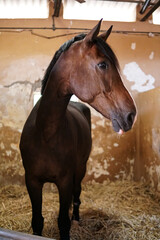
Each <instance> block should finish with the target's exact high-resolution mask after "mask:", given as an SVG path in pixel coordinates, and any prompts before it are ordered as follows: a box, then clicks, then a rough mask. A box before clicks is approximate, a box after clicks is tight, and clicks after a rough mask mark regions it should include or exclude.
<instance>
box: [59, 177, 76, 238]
mask: <svg viewBox="0 0 160 240" xmlns="http://www.w3.org/2000/svg"><path fill="white" fill-rule="evenodd" d="M64 182H65V183H64ZM63 183H64V184H63ZM72 186H73V182H72V181H70V182H68V181H63V182H61V183H60V185H59V186H58V190H59V199H60V209H59V217H58V227H59V232H60V239H61V240H69V239H70V234H69V232H70V227H71V220H70V218H69V208H70V205H71V202H72Z"/></svg>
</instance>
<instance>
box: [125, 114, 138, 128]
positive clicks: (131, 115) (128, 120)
mask: <svg viewBox="0 0 160 240" xmlns="http://www.w3.org/2000/svg"><path fill="white" fill-rule="evenodd" d="M135 115H136V114H135V113H134V112H130V113H128V114H127V118H126V119H127V123H128V124H130V125H132V124H133V122H134V118H135Z"/></svg>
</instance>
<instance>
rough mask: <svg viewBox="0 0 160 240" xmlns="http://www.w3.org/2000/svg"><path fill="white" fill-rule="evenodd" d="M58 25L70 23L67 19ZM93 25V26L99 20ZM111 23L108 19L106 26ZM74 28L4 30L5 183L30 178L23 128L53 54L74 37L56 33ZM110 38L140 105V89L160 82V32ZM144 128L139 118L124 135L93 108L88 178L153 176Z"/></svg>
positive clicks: (0, 132) (0, 138)
mask: <svg viewBox="0 0 160 240" xmlns="http://www.w3.org/2000/svg"><path fill="white" fill-rule="evenodd" d="M4 22H5V21H4ZM4 22H3V24H4ZM1 23H2V22H1ZM3 24H2V25H3ZM10 24H11V22H10ZM58 24H59V26H61V27H62V26H64V23H63V21H62V20H60V21H59V23H58ZM65 24H66V22H65ZM67 24H71V22H67ZM80 24H81V22H80ZM88 24H89V25H88V26H89V27H93V26H94V25H95V22H90V23H88ZM65 26H66V25H65ZM77 26H78V23H77ZM79 26H80V25H79ZM109 26H110V25H109V24H108V23H104V24H103V29H107V28H108V27H109ZM71 32H72V33H73V31H70V30H56V31H54V32H53V31H52V30H34V31H32V32H31V31H22V32H21V31H15V32H6V31H3V32H1V33H0V63H1V64H0V96H1V99H0V169H1V171H0V184H5V183H13V182H17V183H21V182H23V181H24V171H23V168H22V162H21V158H20V154H19V148H18V144H19V138H20V134H21V131H22V127H23V125H24V122H25V120H26V118H27V116H28V114H29V112H30V110H31V109H32V107H33V94H34V92H36V91H40V85H41V80H42V78H43V75H44V72H45V69H46V68H47V66H48V64H49V62H50V60H51V58H52V57H53V55H54V53H55V51H56V50H57V49H58V48H59V47H60V46H61V45H62V44H63V43H64V42H65V41H66V40H68V39H70V38H71V37H72V36H70V35H66V36H63V37H56V36H57V35H61V34H70V33H71ZM34 34H36V35H34ZM73 35H74V34H73ZM42 36H45V37H42ZM46 36H47V38H46ZM54 37H55V38H54ZM108 42H109V44H110V45H111V46H112V48H113V50H114V51H115V53H116V55H117V57H118V59H119V62H120V66H121V70H122V75H123V77H124V83H125V85H126V87H127V88H128V90H129V91H130V92H131V94H132V95H133V97H134V99H135V101H136V102H137V103H138V102H139V93H141V92H144V91H148V90H150V89H152V88H155V87H158V86H160V78H159V76H160V68H159V62H160V61H159V60H160V58H159V56H160V44H159V43H160V38H159V37H158V36H152V37H148V36H147V35H138V36H137V35H134V34H133V35H126V34H125V35H124V34H120V33H119V34H117V33H112V34H111V36H110V38H109V40H108ZM146 94H150V92H146ZM147 106H148V105H147ZM142 110H143V106H142V105H139V104H138V112H139V113H141V111H142ZM138 129H139V120H138V121H137V123H136V124H135V126H134V128H133V129H132V130H131V131H130V132H128V133H126V134H124V135H123V136H119V135H117V133H115V132H114V131H113V130H112V127H111V123H110V122H109V121H108V120H106V119H104V117H102V116H101V115H100V114H98V113H97V112H96V111H92V136H93V148H92V153H91V156H90V159H89V161H88V167H87V174H86V177H85V180H86V181H88V180H93V179H94V180H96V181H104V180H106V179H110V180H116V179H131V180H132V179H138V180H139V179H140V178H141V176H144V179H148V177H147V176H148V175H149V176H150V177H151V180H153V178H152V174H151V173H150V172H146V175H145V174H143V164H141V167H139V163H140V161H141V162H142V160H141V158H142V157H144V155H141V153H140V152H139V150H140V147H139V144H140V140H139V136H140V135H139V130H138ZM147 164H148V163H147ZM157 169H158V168H157ZM158 171H160V170H158ZM153 181H154V180H153Z"/></svg>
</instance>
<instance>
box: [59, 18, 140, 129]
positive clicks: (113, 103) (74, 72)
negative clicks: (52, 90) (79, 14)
mask: <svg viewBox="0 0 160 240" xmlns="http://www.w3.org/2000/svg"><path fill="white" fill-rule="evenodd" d="M100 26H101V20H100V21H99V23H98V24H97V25H96V26H95V27H94V28H93V29H92V30H91V31H90V32H89V33H88V34H87V35H86V36H85V37H84V38H83V39H82V40H80V41H77V42H75V43H74V44H72V46H71V47H70V48H69V50H68V51H66V52H65V53H64V58H63V61H64V64H63V65H64V66H63V67H64V68H66V69H67V70H68V75H67V79H68V80H67V81H68V84H67V86H68V87H67V88H68V91H69V93H70V94H75V95H76V96H77V97H78V98H79V99H80V100H82V101H83V102H86V103H88V104H89V105H91V106H92V107H93V108H94V109H96V110H97V111H98V112H100V113H101V114H102V115H103V116H104V117H106V118H108V119H110V120H111V121H112V125H113V129H114V130H115V131H116V132H119V133H122V132H126V131H128V130H130V129H131V128H132V126H133V123H134V121H135V117H136V107H135V103H134V101H133V99H132V97H131V95H130V94H129V92H128V91H127V89H126V88H125V86H124V84H123V82H122V79H121V76H120V71H119V64H118V60H117V58H116V56H115V54H114V52H113V51H112V49H111V48H110V46H109V45H108V44H107V43H106V40H107V39H108V37H109V35H110V33H111V30H112V27H110V28H109V30H108V31H106V32H104V33H102V34H100V35H98V34H99V31H100ZM65 74H66V71H65Z"/></svg>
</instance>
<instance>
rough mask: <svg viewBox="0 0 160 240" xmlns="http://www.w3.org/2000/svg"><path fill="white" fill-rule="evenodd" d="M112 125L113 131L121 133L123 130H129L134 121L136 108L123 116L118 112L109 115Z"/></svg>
mask: <svg viewBox="0 0 160 240" xmlns="http://www.w3.org/2000/svg"><path fill="white" fill-rule="evenodd" d="M111 121H112V126H113V129H114V131H115V132H118V133H119V134H123V132H127V131H129V130H130V129H131V128H132V126H133V125H134V123H135V121H136V110H135V111H132V112H128V113H126V114H124V115H123V116H122V115H120V114H117V115H114V116H112V117H111Z"/></svg>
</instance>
